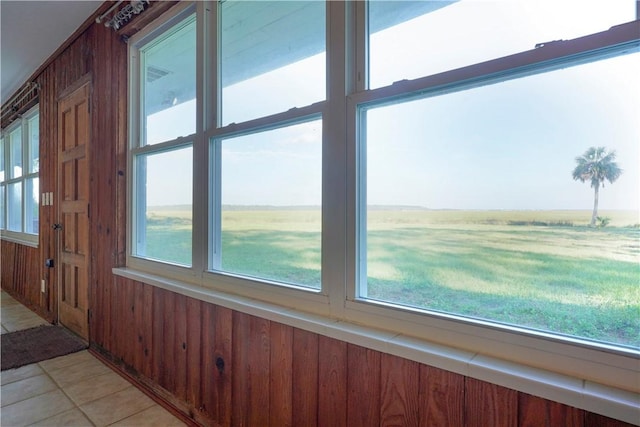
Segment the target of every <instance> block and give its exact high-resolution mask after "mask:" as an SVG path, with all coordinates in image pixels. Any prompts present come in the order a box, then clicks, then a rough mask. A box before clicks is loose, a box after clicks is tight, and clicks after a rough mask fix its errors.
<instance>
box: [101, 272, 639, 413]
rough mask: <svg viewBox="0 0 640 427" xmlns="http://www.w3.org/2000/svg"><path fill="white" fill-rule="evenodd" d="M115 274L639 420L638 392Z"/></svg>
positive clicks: (236, 298) (217, 294)
mask: <svg viewBox="0 0 640 427" xmlns="http://www.w3.org/2000/svg"><path fill="white" fill-rule="evenodd" d="M113 274H115V275H117V276H121V277H125V278H128V279H131V280H135V281H138V282H142V283H146V284H148V285H151V286H156V287H159V288H162V289H165V290H168V291H171V292H175V293H178V294H182V295H185V296H187V297H191V298H195V299H198V300H201V301H204V302H209V303H212V304H216V305H220V306H223V307H226V308H230V309H232V310H237V311H240V312H243V313H247V314H250V315H254V316H258V317H261V318H264V319H268V320H271V321H275V322H279V323H283V324H286V325H289V326H292V327H295V328H300V329H304V330H307V331H310V332H314V333H318V334H321V335H324V336H328V337H331V338H335V339H338V340H342V341H346V342H348V343H352V344H356V345H360V346H363V347H366V348H370V349H372V350H376V351H380V352H384V353H388V354H392V355H395V356H398V357H403V358H406V359H409V360H413V361H416V362H419V363H424V364H426V365H429V366H433V367H436V368H440V369H445V370H448V371H451V372H455V373H458V374H461V375H465V376H469V377H472V378H476V379H479V380H482V381H487V382H490V383H493V384H497V385H500V386H503V387H507V388H511V389H514V390H517V391H520V392H523V393H528V394H532V395H535V396H539V397H542V398H545V399H549V400H552V401H555V402H559V403H563V404H566V405H569V406H574V407H576V408H580V409H584V410H587V411H590V412H595V413H598V414H601V415H604V416H607V417H611V418H615V419H619V420H623V421H625V422H629V423H633V424H636V423H638V420H639V419H640V395H639V394H637V393H634V392H630V391H625V390H620V389H616V388H613V387H609V386H605V385H602V384H597V383H594V382H590V381H585V380H583V379H580V378H576V377H571V376H566V375H562V374H558V373H555V372H550V371H545V370H543V369H538V368H532V367H529V366H526V365H522V364H517V363H513V362H509V361H505V360H501V359H498V358H494V357H489V356H485V355H481V354H478V353H473V352H468V351H463V350H459V349H455V348H453V347H447V346H443V345H439V344H434V343H430V342H427V341H425V340H421V339H416V338H411V337H407V336H403V335H401V334H397V333H392V332H387V331H382V330H378V329H375V328H373V327H368V326H360V325H356V324H353V323H349V322H346V321H343V320H335V319H330V318H328V317H323V316H319V315H313V314H308V313H304V312H302V311H299V310H296V309H292V308H283V307H282V306H278V305H275V304H269V303H265V302H261V301H257V300H253V299H250V298H246V297H241V296H236V295H230V294H227V293H222V292H219V291H215V290H211V289H205V288H202V287H199V286H194V285H191V284H186V283H183V282H179V281H176V280H170V279H166V278H163V277H160V276H157V275H151V274H147V273H142V272H139V271H136V270H132V269H128V268H114V269H113Z"/></svg>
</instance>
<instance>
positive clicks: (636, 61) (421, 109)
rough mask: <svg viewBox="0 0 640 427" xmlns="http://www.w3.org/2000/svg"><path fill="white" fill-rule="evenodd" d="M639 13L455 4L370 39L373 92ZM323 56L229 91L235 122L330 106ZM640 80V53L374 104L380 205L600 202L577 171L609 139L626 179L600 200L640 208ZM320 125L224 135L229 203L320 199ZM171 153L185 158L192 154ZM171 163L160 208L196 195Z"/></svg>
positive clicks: (586, 4)
mask: <svg viewBox="0 0 640 427" xmlns="http://www.w3.org/2000/svg"><path fill="white" fill-rule="evenodd" d="M578 4H579V5H580V7H577V5H578ZM634 13H635V2H634V1H629V0H627V1H624V0H615V1H610V2H590V1H581V2H579V3H578V2H573V1H566V0H565V1H562V2H551V1H548V2H547V1H541V2H509V1H497V2H493V1H475V2H473V1H472V2H459V3H455V4H453V5H451V6H448V7H445V8H442V9H439V10H437V11H435V12H432V13H429V14H427V15H424V16H423V17H419V18H417V19H414V20H412V21H409V22H407V23H406V24H405V25H402V26H398V27H392V28H391V29H388V30H384V31H381V32H379V33H376V34H374V35H372V37H371V49H372V51H371V79H372V80H371V82H372V86H374V87H376V86H381V85H386V84H390V83H392V82H393V81H396V80H400V79H402V78H415V77H418V76H421V75H425V74H428V73H434V72H439V71H442V70H444V69H448V68H453V67H458V66H463V65H468V64H470V63H473V62H477V61H482V60H487V59H491V58H494V57H497V56H502V55H506V54H509V53H515V52H518V51H522V50H528V49H531V48H533V46H534V45H535V43H539V42H546V41H551V40H557V39H570V38H574V37H578V36H580V35H583V34H587V33H590V32H594V31H599V30H605V29H607V28H609V27H610V26H611V25H614V24H617V23H620V22H626V21H629V20H632V19H634ZM488 22H493V23H492V24H491V25H488ZM443 34H446V35H447V36H446V37H443ZM416 36H417V38H418V39H419V40H420V43H415V40H416ZM322 63H324V55H316V56H314V57H311V58H307V59H305V60H303V61H300V62H298V63H295V64H292V65H290V66H289V67H285V68H283V69H280V70H275V71H273V72H270V73H266V74H264V75H261V76H258V77H255V78H253V79H249V80H246V81H244V82H240V83H237V84H235V85H233V86H229V87H228V88H226V89H225V91H224V94H223V95H224V100H223V105H224V111H225V123H228V122H232V121H235V122H239V121H241V120H246V119H249V118H254V117H257V116H258V115H260V114H265V113H272V112H277V111H283V110H286V109H288V108H289V107H291V106H303V105H305V104H308V103H312V102H314V101H317V100H320V98H322V96H323V95H322V94H323V92H324V86H323V84H322V83H321V82H322V79H323V78H324V73H320V72H318V71H317V70H318V69H319V67H320V68H321V64H322ZM637 75H640V54H637V53H636V54H634V55H628V56H625V57H620V58H616V59H613V60H608V61H605V62H600V63H592V64H587V65H583V66H579V67H571V68H568V69H565V70H561V71H556V72H553V73H548V74H544V75H537V76H532V77H528V78H525V79H518V80H513V81H508V82H503V83H499V84H496V85H491V86H485V87H481V88H476V89H471V90H469V91H464V92H459V93H454V94H449V95H445V96H440V97H436V98H429V99H423V100H420V101H415V102H412V103H410V104H405V105H404V106H403V105H394V106H388V107H384V108H379V109H374V110H370V111H369V112H368V132H367V133H368V141H367V144H368V146H369V149H368V153H367V156H368V158H367V161H368V173H369V176H368V179H369V181H368V199H369V200H368V201H369V203H370V204H383V205H392V204H401V205H418V206H425V207H429V208H448V209H590V208H591V206H592V203H593V190H592V189H591V188H590V187H589V185H588V184H583V183H580V182H575V181H573V179H572V178H571V171H572V169H573V167H574V165H575V161H574V158H575V157H576V156H578V155H580V154H582V153H583V152H584V151H585V150H586V149H587V148H589V147H590V146H605V147H607V148H609V149H612V150H616V152H617V154H618V163H619V164H620V166H621V167H622V168H623V170H624V173H623V175H622V176H621V177H620V179H619V180H618V181H617V182H616V183H614V184H613V185H608V184H607V185H606V187H605V189H604V190H603V191H602V192H601V199H600V206H601V208H602V209H634V210H638V209H640V201H639V197H640V196H639V194H640V171H639V169H640V166H639V165H640V150H639V145H640V144H639V141H640V125H639V124H638V122H639V119H638V118H639V117H640V106H639V104H640V103H639V102H638V100H639V99H640V84H639V83H638V81H637V80H638V79H637V77H636V76H637ZM283 85H284V86H283ZM291 87H293V88H295V90H287V88H291ZM258 95H259V96H258ZM256 100H259V102H256ZM248 105H255V106H257V107H259V108H257V109H255V108H248V107H247V106H248ZM194 106H195V105H194V103H191V102H188V103H185V104H179V105H177V106H175V107H173V108H170V109H167V110H165V111H164V112H161V113H158V114H156V115H155V116H151V117H150V118H149V120H150V122H149V123H150V127H151V128H155V129H157V131H158V132H159V137H160V138H161V136H160V135H161V134H163V133H165V132H167V131H169V130H168V129H167V130H163V129H166V128H171V129H172V130H171V132H172V133H173V134H175V132H176V127H175V126H176V123H177V122H179V121H177V120H175V117H176V115H177V114H178V110H181V113H180V114H194V112H193V109H194ZM152 122H153V123H155V124H154V125H151V123H152ZM317 127H318V126H315V125H313V124H309V123H307V124H305V125H302V126H298V127H296V128H291V129H286V130H281V131H278V132H269V133H267V134H263V135H253V136H250V137H244V138H238V139H236V140H230V141H228V142H225V144H224V148H223V159H224V158H226V159H227V162H228V163H227V164H228V166H229V167H227V168H225V166H224V165H223V174H224V175H223V185H227V186H228V187H227V191H226V193H225V194H227V196H223V203H225V200H226V201H227V203H229V204H248V205H252V204H273V205H303V204H310V205H311V204H320V200H319V195H320V185H321V176H320V169H321V167H320V163H319V153H320V135H319V133H318V129H317ZM234 141H235V142H236V143H235V144H234ZM296 141H297V142H298V143H299V145H296ZM184 154H186V153H183V154H182V156H183V157H185V156H184ZM172 156H174V157H173V160H174V161H178V162H179V163H182V162H183V161H187V160H188V158H186V157H185V159H181V158H180V156H181V154H178V153H172ZM176 156H177V157H176ZM167 157H169V156H167ZM232 159H233V161H234V162H238V163H232V162H231V160H232ZM167 160H169V159H167ZM239 161H241V162H239ZM242 162H244V163H242ZM182 164H183V163H182ZM174 167H175V166H174ZM170 168H171V166H170V165H169V164H168V163H167V165H166V166H162V165H160V164H159V165H158V168H157V170H158V171H161V172H159V173H158V174H157V175H155V176H150V180H151V181H153V180H155V181H156V182H157V183H158V185H156V186H153V187H154V188H150V189H149V194H148V196H149V199H148V204H149V205H159V204H184V203H189V202H190V200H189V197H188V193H189V192H188V191H185V189H187V188H188V189H190V188H191V185H190V184H187V183H186V182H181V181H182V180H181V179H179V178H177V177H176V176H175V175H174V176H171V175H170V174H167V173H166V170H169V169H170ZM180 175H181V176H183V177H184V180H186V179H188V176H189V174H188V173H183V174H180ZM156 188H157V190H156Z"/></svg>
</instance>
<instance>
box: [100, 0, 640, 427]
mask: <svg viewBox="0 0 640 427" xmlns="http://www.w3.org/2000/svg"><path fill="white" fill-rule="evenodd" d="M216 5H217V2H197V3H196V5H195V9H196V10H197V12H196V13H197V51H198V54H197V91H196V93H197V96H196V98H197V101H196V103H197V109H196V110H197V122H196V134H195V135H193V136H192V137H189V139H190V140H191V141H193V153H194V159H212V158H215V157H212V156H213V154H212V153H210V151H211V150H210V147H211V141H212V140H215V139H220V138H224V137H227V136H230V135H241V134H245V133H250V132H255V131H258V130H264V129H267V128H269V127H273V126H278V125H279V124H280V123H285V122H296V121H301V120H305V119H306V118H307V117H311V116H318V115H321V116H322V120H323V125H322V126H323V147H322V153H323V155H322V184H323V189H322V263H321V266H322V267H321V268H322V270H321V271H322V288H321V290H319V291H314V290H310V289H306V288H304V289H300V288H297V287H294V286H286V285H282V284H277V283H273V282H268V281H262V280H258V279H251V278H246V277H242V276H239V275H233V274H227V273H224V272H216V271H211V270H210V268H209V267H210V266H209V260H208V253H209V250H210V248H209V245H210V244H212V243H211V242H210V241H211V240H212V239H209V237H208V236H211V235H212V233H213V232H214V231H215V230H210V226H209V224H212V223H213V224H215V221H214V219H213V218H211V217H210V215H216V213H215V212H216V211H215V209H214V208H213V207H212V206H214V205H215V198H216V195H215V193H211V189H210V188H209V182H210V180H209V178H210V175H209V174H210V173H211V171H210V170H209V169H210V168H209V166H208V162H203V161H202V160H200V161H194V172H193V173H194V182H193V192H194V195H198V197H194V199H193V224H194V232H193V253H192V255H193V256H192V267H191V268H184V267H179V266H174V265H169V264H164V263H158V262H153V261H150V260H147V259H141V258H137V257H135V256H132V255H131V248H129V251H128V255H127V266H126V267H125V268H116V269H114V270H113V271H114V273H115V274H117V275H120V276H123V277H128V278H130V279H134V280H138V281H142V282H145V283H149V284H151V285H154V286H158V287H161V288H164V289H168V290H171V291H173V292H177V293H180V294H183V295H187V296H190V297H193V298H197V299H200V300H203V301H208V302H212V303H214V304H218V305H222V306H226V307H229V308H232V309H234V310H239V311H243V312H246V313H249V314H254V315H257V316H261V317H264V318H266V319H270V320H274V321H278V322H282V323H286V324H289V325H292V326H294V327H299V328H303V329H307V330H311V331H314V332H318V333H322V334H325V335H328V336H331V337H334V338H337V339H342V340H345V341H349V342H352V343H356V344H359V345H363V346H366V347H369V348H373V349H376V350H379V351H383V352H386V353H391V354H395V355H398V356H401V357H405V358H408V359H411V360H415V361H418V362H422V363H426V364H429V365H432V366H436V367H440V368H443V369H447V370H450V371H453V372H457V373H460V374H463V375H467V376H471V377H474V378H478V379H481V380H485V381H489V382H492V383H495V384H498V385H502V386H505V387H510V388H513V389H516V390H520V391H523V392H526V393H530V394H534V395H538V396H541V397H545V398H548V399H551V400H554V401H558V402H561V403H565V404H568V405H572V406H576V407H578V408H583V409H587V410H591V411H594V412H598V413H601V414H604V415H608V416H612V417H616V418H620V419H625V420H632V421H630V422H634V421H633V420H636V421H637V418H638V416H639V415H640V381H639V380H640V351H637V350H633V349H625V348H621V347H617V346H613V345H607V344H597V343H592V342H587V341H586V340H580V339H578V338H565V337H560V336H558V335H554V334H551V333H543V332H532V331H531V330H527V329H525V328H517V327H510V326H504V325H498V324H496V323H492V322H488V321H480V320H469V319H463V318H461V317H458V316H455V315H446V314H436V313H432V312H427V311H425V310H411V309H407V308H405V307H400V306H397V305H393V304H386V303H381V302H375V301H369V300H366V299H362V298H359V297H358V293H357V284H358V277H359V275H360V272H359V268H360V267H361V266H362V265H363V264H362V261H363V256H364V257H365V258H366V254H363V251H359V248H360V247H361V244H362V242H360V241H359V239H360V238H361V236H362V233H361V231H362V230H360V229H359V227H361V224H360V223H359V221H358V215H359V213H360V212H361V210H362V206H361V205H359V203H361V199H360V198H359V194H360V193H361V192H362V191H363V188H364V187H363V185H364V183H363V182H362V179H363V178H362V174H361V172H362V170H361V167H362V165H361V164H360V156H359V151H358V150H359V148H358V145H357V143H356V141H357V140H358V109H359V108H360V107H361V106H367V105H374V104H376V103H380V102H385V101H389V102H391V101H393V100H397V99H399V98H402V97H404V96H411V94H415V95H416V96H418V95H420V96H422V94H424V93H433V94H436V93H441V92H445V91H447V90H451V89H452V88H455V86H456V85H468V86H472V85H483V84H488V83H490V82H493V81H501V80H505V79H509V78H517V77H520V76H524V75H526V74H532V73H538V72H543V70H551V69H552V68H553V67H560V66H562V64H563V63H564V62H563V61H565V60H566V58H570V59H571V61H573V62H579V61H584V62H587V61H590V60H592V59H593V57H594V56H600V55H603V54H605V53H606V52H610V53H613V54H615V52H614V51H617V50H618V49H621V46H623V45H624V46H626V48H637V47H638V46H640V36H639V35H638V34H639V31H638V29H639V28H640V21H638V20H636V21H633V22H631V23H627V24H622V25H619V26H616V27H613V28H611V29H610V30H608V31H604V32H601V33H597V34H593V35H589V36H585V37H580V38H577V39H574V40H569V41H564V42H561V43H553V44H550V45H548V46H544V47H542V48H539V49H535V50H531V51H525V52H522V53H518V54H515V55H511V56H508V57H504V58H499V59H495V60H489V61H486V62H483V63H480V64H475V65H471V66H468V67H463V68H460V69H457V70H452V71H448V72H443V73H439V74H436V75H432V76H427V77H423V78H419V79H415V80H408V81H401V82H397V83H395V84H393V85H391V86H387V87H382V88H378V89H373V90H366V82H365V80H366V79H365V78H362V76H366V32H365V29H366V19H365V9H366V7H365V5H364V3H363V2H360V1H354V2H342V1H340V2H338V1H329V2H327V27H326V28H327V44H326V47H327V51H326V54H327V99H326V101H322V102H319V103H317V104H313V105H311V106H308V107H304V108H299V109H294V110H290V111H287V112H284V113H280V114H276V115H273V116H269V117H263V118H259V119H255V120H250V121H248V122H244V123H240V124H231V125H228V126H225V127H220V128H218V127H217V123H218V118H219V114H218V111H219V105H218V101H217V98H216V96H215V93H214V90H213V88H216V87H218V82H219V76H218V74H217V61H216V58H217V55H218V40H217V36H216V34H215V23H217V22H218V13H217V7H216ZM193 7H194V6H193V4H191V3H186V2H185V3H183V4H180V5H178V6H176V7H174V8H173V9H171V10H170V11H168V12H167V13H165V14H164V15H163V16H162V17H160V18H159V19H158V20H156V21H155V22H154V23H153V24H151V25H150V26H149V27H147V28H145V29H144V30H142V31H141V32H140V33H138V34H137V35H135V36H134V37H133V38H132V39H131V40H130V73H131V74H130V82H131V85H130V106H131V108H130V114H131V116H130V141H131V147H130V152H129V176H131V177H133V179H132V180H130V183H131V185H130V187H129V201H130V202H131V203H129V206H130V207H129V212H128V239H129V240H128V241H129V242H131V241H132V240H131V233H132V220H133V219H134V218H132V215H133V214H132V212H135V209H136V208H135V191H134V188H133V181H134V180H135V176H134V175H133V174H132V173H133V169H132V164H133V159H134V155H137V154H140V153H146V152H151V151H153V150H158V149H159V148H167V147H169V145H171V144H181V143H184V141H183V140H180V139H178V140H176V141H173V142H171V143H170V144H169V145H167V146H166V147H164V146H162V147H156V146H152V147H143V148H139V147H137V146H136V145H135V141H137V140H138V139H137V138H138V137H139V129H138V127H139V123H140V120H139V115H140V101H141V100H140V99H139V95H138V94H139V90H138V85H139V82H138V81H137V79H138V76H137V74H136V72H137V71H135V70H137V68H136V67H137V65H136V46H140V45H141V44H142V43H143V42H145V41H148V40H150V39H152V38H153V37H155V36H157V35H158V34H161V33H162V32H163V31H165V30H166V29H167V28H169V27H170V26H171V25H172V23H175V22H177V21H178V20H179V18H180V17H181V16H184V13H186V12H185V11H186V10H188V9H189V8H193ZM181 14H182V15H181ZM559 58H560V61H558V59H559ZM161 145H163V144H161ZM171 146H174V145H171ZM212 163H214V164H215V161H212ZM212 221H213V222H212Z"/></svg>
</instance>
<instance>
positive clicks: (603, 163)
mask: <svg viewBox="0 0 640 427" xmlns="http://www.w3.org/2000/svg"><path fill="white" fill-rule="evenodd" d="M615 159H616V152H615V151H611V152H609V153H607V150H606V149H605V148H604V147H591V148H589V149H588V150H587V151H585V153H584V154H583V155H582V156H578V157H576V163H577V165H576V167H575V169H574V170H573V179H574V180H576V181H577V180H580V182H585V181H590V182H591V187H593V191H594V195H593V213H592V214H591V224H590V225H591V227H593V226H595V225H596V217H597V216H598V192H599V190H600V186H602V187H604V181H605V180H607V181H609V182H610V183H613V182H614V181H615V180H616V179H618V178H619V177H620V175H622V169H620V167H619V166H618V164H617V163H616V162H615Z"/></svg>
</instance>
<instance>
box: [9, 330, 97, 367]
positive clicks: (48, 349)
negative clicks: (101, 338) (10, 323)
mask: <svg viewBox="0 0 640 427" xmlns="http://www.w3.org/2000/svg"><path fill="white" fill-rule="evenodd" d="M1 337H2V359H1V363H0V364H1V365H2V369H1V370H3V371H4V370H6V369H14V368H19V367H20V366H24V365H30V364H31V363H36V362H40V361H42V360H47V359H53V358H54V357H58V356H64V355H65V354H70V353H75V352H76V351H80V350H83V349H85V348H87V344H86V343H85V342H84V341H82V339H80V338H79V337H78V336H76V335H74V334H73V333H72V332H70V331H68V330H67V329H65V328H63V327H62V326H52V325H44V326H38V327H36V328H30V329H25V330H23V331H16V332H9V333H5V334H2V335H1Z"/></svg>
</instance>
